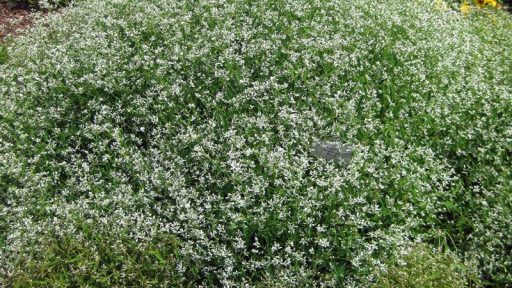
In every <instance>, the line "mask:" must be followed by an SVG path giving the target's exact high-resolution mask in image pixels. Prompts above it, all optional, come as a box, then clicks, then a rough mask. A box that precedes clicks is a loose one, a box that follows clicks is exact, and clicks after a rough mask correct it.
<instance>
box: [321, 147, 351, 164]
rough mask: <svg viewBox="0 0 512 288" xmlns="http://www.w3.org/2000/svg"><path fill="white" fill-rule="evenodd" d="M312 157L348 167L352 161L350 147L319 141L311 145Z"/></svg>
mask: <svg viewBox="0 0 512 288" xmlns="http://www.w3.org/2000/svg"><path fill="white" fill-rule="evenodd" d="M312 153H313V155H315V156H316V157H318V158H322V159H325V160H327V161H334V162H338V163H341V164H343V165H348V164H349V163H350V160H351V159H352V147H351V146H350V145H346V144H341V143H338V142H329V141H319V142H316V143H314V144H313V150H312Z"/></svg>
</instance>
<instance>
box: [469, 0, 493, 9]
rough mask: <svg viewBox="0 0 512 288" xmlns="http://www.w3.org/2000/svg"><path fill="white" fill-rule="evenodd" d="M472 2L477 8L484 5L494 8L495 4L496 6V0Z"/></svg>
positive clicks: (476, 0)
mask: <svg viewBox="0 0 512 288" xmlns="http://www.w3.org/2000/svg"><path fill="white" fill-rule="evenodd" d="M474 2H475V5H476V6H478V8H484V7H485V6H490V7H492V8H496V6H498V2H496V0H475V1H474Z"/></svg>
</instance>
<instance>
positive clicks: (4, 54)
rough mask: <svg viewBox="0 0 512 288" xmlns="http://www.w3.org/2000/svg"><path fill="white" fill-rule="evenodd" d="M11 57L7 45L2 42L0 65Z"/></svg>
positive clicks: (0, 46) (0, 45)
mask: <svg viewBox="0 0 512 288" xmlns="http://www.w3.org/2000/svg"><path fill="white" fill-rule="evenodd" d="M8 59H9V54H8V53H7V47H6V46H5V45H3V44H0V65H2V64H4V63H6V62H7V60H8Z"/></svg>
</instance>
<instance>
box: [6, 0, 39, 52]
mask: <svg viewBox="0 0 512 288" xmlns="http://www.w3.org/2000/svg"><path fill="white" fill-rule="evenodd" d="M34 12H35V10H32V9H29V8H23V7H9V6H8V5H7V4H6V3H0V42H2V41H3V40H4V39H5V38H6V37H7V36H8V35H16V34H19V33H21V32H22V31H23V30H24V29H26V28H27V27H28V26H30V25H31V24H32V23H33V22H34V21H35V18H36V17H34Z"/></svg>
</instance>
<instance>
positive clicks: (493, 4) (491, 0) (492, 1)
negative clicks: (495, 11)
mask: <svg viewBox="0 0 512 288" xmlns="http://www.w3.org/2000/svg"><path fill="white" fill-rule="evenodd" d="M485 4H486V5H488V6H491V7H492V8H496V5H498V3H496V0H487V1H486V3H485Z"/></svg>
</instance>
